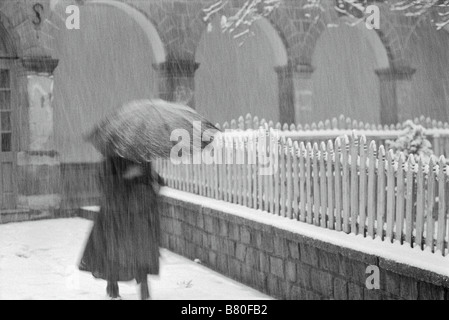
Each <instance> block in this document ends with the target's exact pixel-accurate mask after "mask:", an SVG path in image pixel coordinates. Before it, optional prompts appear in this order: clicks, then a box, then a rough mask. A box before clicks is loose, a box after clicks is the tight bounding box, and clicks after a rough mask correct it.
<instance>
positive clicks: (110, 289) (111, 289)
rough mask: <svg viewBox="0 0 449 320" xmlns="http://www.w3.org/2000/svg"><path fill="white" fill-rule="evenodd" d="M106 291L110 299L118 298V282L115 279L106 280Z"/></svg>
mask: <svg viewBox="0 0 449 320" xmlns="http://www.w3.org/2000/svg"><path fill="white" fill-rule="evenodd" d="M106 292H107V294H108V296H109V297H110V298H111V299H113V300H118V299H120V295H119V289H118V283H117V282H116V281H108V286H107V287H106Z"/></svg>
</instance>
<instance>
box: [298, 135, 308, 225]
mask: <svg viewBox="0 0 449 320" xmlns="http://www.w3.org/2000/svg"><path fill="white" fill-rule="evenodd" d="M306 158H307V151H306V147H305V146H304V142H301V143H300V144H299V201H300V202H299V220H300V221H302V222H304V221H306V216H307V212H306V201H307V198H306V189H305V187H306V180H307V175H306V166H305V159H306Z"/></svg>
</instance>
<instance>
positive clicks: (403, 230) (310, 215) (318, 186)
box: [156, 133, 449, 256]
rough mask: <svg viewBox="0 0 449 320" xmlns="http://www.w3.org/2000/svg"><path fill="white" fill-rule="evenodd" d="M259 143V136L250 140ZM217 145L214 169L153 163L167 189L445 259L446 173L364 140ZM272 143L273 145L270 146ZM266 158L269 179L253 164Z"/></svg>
mask: <svg viewBox="0 0 449 320" xmlns="http://www.w3.org/2000/svg"><path fill="white" fill-rule="evenodd" d="M254 137H257V139H256V140H257V141H262V138H263V133H258V134H255V135H253V138H254ZM268 138H269V140H268V142H267V143H265V142H264V141H262V142H264V143H261V145H257V142H254V140H253V139H252V138H251V135H248V134H247V135H245V136H236V135H228V136H226V135H223V136H218V137H217V138H216V147H217V149H216V150H214V152H213V159H214V163H212V164H205V163H202V164H179V165H176V164H174V163H172V162H171V161H170V160H158V161H156V168H157V170H158V172H159V173H160V175H161V176H162V177H163V178H164V179H165V181H166V183H167V185H168V186H169V187H171V188H175V189H179V190H183V191H186V192H191V193H195V194H198V195H202V196H206V197H210V198H214V199H217V200H223V201H227V202H231V203H235V204H239V205H242V206H246V207H249V208H254V209H259V210H263V211H266V212H269V213H272V214H274V215H279V216H283V217H285V218H288V219H295V220H299V221H302V222H305V223H309V224H314V225H316V226H320V227H323V228H328V229H332V230H337V231H342V232H346V233H352V234H356V235H363V236H364V237H369V238H380V239H382V240H383V241H389V242H393V241H398V242H399V243H401V244H403V245H408V246H411V247H418V248H421V249H422V250H429V251H431V252H434V253H436V254H439V255H444V256H445V255H448V231H449V218H448V209H449V185H448V182H449V179H448V175H449V167H448V166H447V165H446V160H445V159H444V157H441V158H440V159H432V160H431V161H430V163H429V164H427V165H424V164H423V163H422V162H421V160H420V161H419V162H418V163H415V161H414V159H413V158H412V157H410V158H409V159H404V157H403V155H402V156H400V157H395V155H394V154H393V152H392V151H389V152H387V151H386V150H385V148H384V146H382V145H381V146H380V147H379V148H377V147H376V143H375V142H374V141H372V142H371V143H370V144H369V145H367V143H366V138H365V137H364V136H361V137H359V138H356V137H354V136H350V137H347V136H345V137H340V138H337V139H336V140H335V142H332V141H328V142H327V143H324V142H322V143H320V144H318V143H314V144H311V143H310V142H309V143H307V144H304V143H303V142H301V143H298V141H292V140H291V139H286V138H284V137H281V138H280V139H279V138H278V137H275V136H274V135H273V134H271V135H269V136H268ZM269 142H271V143H269ZM259 156H262V157H266V158H262V159H269V161H270V164H271V166H272V168H273V169H274V173H273V174H268V175H261V174H260V172H261V170H263V169H264V168H266V166H265V164H263V163H262V162H261V161H256V160H257V159H259V158H258V157H259Z"/></svg>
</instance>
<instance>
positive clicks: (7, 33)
mask: <svg viewBox="0 0 449 320" xmlns="http://www.w3.org/2000/svg"><path fill="white" fill-rule="evenodd" d="M0 33H1V34H2V39H1V40H2V44H1V45H2V47H3V48H2V49H4V50H5V51H6V53H7V54H8V56H10V57H18V56H20V55H21V54H20V53H21V46H20V37H19V35H18V34H17V32H16V30H15V29H14V27H13V26H12V25H11V22H10V21H9V19H8V17H6V16H5V14H3V12H0Z"/></svg>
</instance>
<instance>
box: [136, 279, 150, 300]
mask: <svg viewBox="0 0 449 320" xmlns="http://www.w3.org/2000/svg"><path fill="white" fill-rule="evenodd" d="M138 282H139V283H140V300H148V299H150V289H149V287H148V277H147V274H146V273H141V274H140V275H139V279H138Z"/></svg>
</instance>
